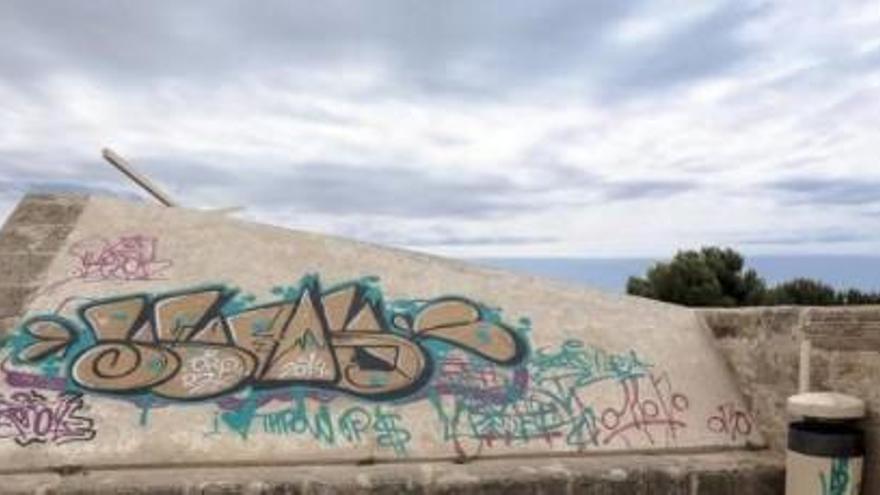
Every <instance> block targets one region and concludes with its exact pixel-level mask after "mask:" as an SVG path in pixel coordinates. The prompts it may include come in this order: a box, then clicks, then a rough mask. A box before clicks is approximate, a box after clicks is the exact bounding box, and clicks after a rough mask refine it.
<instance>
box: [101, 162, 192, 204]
mask: <svg viewBox="0 0 880 495" xmlns="http://www.w3.org/2000/svg"><path fill="white" fill-rule="evenodd" d="M101 155H103V156H104V159H105V160H107V161H108V162H110V164H111V165H113V166H114V167H116V169H117V170H119V171H120V172H122V173H123V174H125V176H126V177H128V178H129V179H131V180H132V181H133V182H134V183H135V184H137V185H139V186H141V187H142V188H143V189H144V190H145V191H147V192H148V193H150V195H151V196H153V197H154V198H156V200H157V201H158V202H160V203H162V204H163V205H165V206H177V203H176V202H174V200H172V199H171V197H170V196H168V195H167V194H165V193H164V192H162V190H161V189H159V187H158V186H157V185H155V184H153V183H152V182H151V181H150V179H148V178H146V177H145V176H144V175H142V174H140V173H138V172H137V171H136V170H135V169H134V168H132V167H131V165H129V163H128V162H127V161H125V159H124V158H122V157H121V156H119V155H117V154H116V153H115V152H114V151H113V150H111V149H110V148H104V149H103V150H101Z"/></svg>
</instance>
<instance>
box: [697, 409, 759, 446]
mask: <svg viewBox="0 0 880 495" xmlns="http://www.w3.org/2000/svg"><path fill="white" fill-rule="evenodd" d="M716 411H717V412H718V413H717V414H713V415H712V416H710V417H709V419H707V420H706V427H707V428H708V429H709V431H711V432H713V433H717V434H719V435H726V436H729V437H730V440H731V441H734V442H735V441H736V440H737V438H740V437H748V436H749V435H751V434H752V417H751V414H749V413H748V412H746V411H742V410H740V409H739V408H737V407H736V405H735V404H734V403H732V402H728V403H725V404H721V405H720V406H718V408H717V409H716Z"/></svg>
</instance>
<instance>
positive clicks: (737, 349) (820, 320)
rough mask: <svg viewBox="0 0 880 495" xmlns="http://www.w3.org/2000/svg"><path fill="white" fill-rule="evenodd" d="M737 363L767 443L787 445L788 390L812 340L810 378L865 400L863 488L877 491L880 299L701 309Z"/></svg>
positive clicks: (819, 386) (873, 494) (870, 493)
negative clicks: (804, 342) (861, 303)
mask: <svg viewBox="0 0 880 495" xmlns="http://www.w3.org/2000/svg"><path fill="white" fill-rule="evenodd" d="M700 313H701V315H702V316H703V317H704V319H705V321H706V322H707V323H708V325H709V327H710V328H711V329H712V332H713V333H714V335H715V337H716V339H717V341H718V344H719V347H720V348H721V350H722V351H723V353H724V355H725V356H726V358H727V360H728V362H729V363H730V365H731V366H732V367H733V369H734V370H735V371H736V375H737V377H738V380H739V382H740V386H741V388H742V390H743V392H744V393H745V395H746V397H747V401H749V403H750V405H751V409H752V411H753V414H754V416H755V418H756V419H757V422H758V423H759V424H760V425H761V427H762V428H763V429H764V432H765V434H766V436H767V439H768V443H769V444H770V445H771V446H772V447H773V448H775V449H777V450H782V449H784V448H785V442H786V425H787V417H786V413H785V401H786V398H787V397H788V396H790V395H792V394H795V393H797V387H798V361H799V356H800V342H801V339H803V338H804V337H806V338H809V339H810V340H811V341H812V343H813V352H812V356H811V358H812V383H813V389H814V390H817V391H831V390H833V391H837V392H843V393H847V394H852V395H855V396H858V397H861V398H863V399H865V400H866V401H867V404H868V409H869V417H868V418H867V420H866V421H865V422H864V428H865V430H866V432H867V440H868V442H867V443H868V458H867V463H866V467H865V488H864V494H865V495H878V494H880V306H865V307H857V306H854V307H832V308H818V307H817V308H803V307H801V308H799V307H778V308H750V309H729V310H718V309H709V310H703V311H701V312H700Z"/></svg>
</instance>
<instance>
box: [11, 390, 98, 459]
mask: <svg viewBox="0 0 880 495" xmlns="http://www.w3.org/2000/svg"><path fill="white" fill-rule="evenodd" d="M82 409H83V399H82V395H81V394H79V393H62V394H59V395H58V397H57V398H56V399H54V400H52V399H49V398H48V397H46V396H45V395H42V394H40V393H38V392H36V391H33V390H31V391H30V392H17V393H14V394H12V396H11V397H10V398H9V399H7V398H6V397H4V396H3V395H2V394H0V438H12V439H14V440H15V442H16V443H17V444H19V445H21V446H26V445H30V444H32V443H47V442H49V443H53V444H56V445H61V444H64V443H68V442H74V441H87V440H91V439H93V438H94V437H95V430H94V428H93V425H94V420H92V419H90V418H86V417H83V416H80V415H79V413H80V411H81V410H82Z"/></svg>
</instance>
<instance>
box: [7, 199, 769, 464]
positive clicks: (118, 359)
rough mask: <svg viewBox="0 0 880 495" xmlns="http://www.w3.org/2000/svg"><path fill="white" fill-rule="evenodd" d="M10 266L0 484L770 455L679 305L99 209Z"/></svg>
mask: <svg viewBox="0 0 880 495" xmlns="http://www.w3.org/2000/svg"><path fill="white" fill-rule="evenodd" d="M0 245H2V246H4V248H3V250H2V252H0V256H2V257H3V259H5V260H6V262H4V263H3V266H4V268H3V270H4V271H3V273H2V280H0V284H2V287H3V290H4V293H3V294H2V296H3V298H2V302H0V304H2V306H0V310H2V314H4V315H5V316H6V318H7V319H6V320H4V324H6V325H7V326H8V327H9V330H10V332H9V333H8V335H7V337H8V339H7V340H6V342H5V344H4V345H3V346H2V348H0V364H2V367H0V471H3V470H40V469H44V470H45V469H57V468H63V469H68V468H66V467H65V466H67V467H69V466H87V467H89V468H96V467H98V468H105V469H109V468H111V467H113V466H119V465H128V466H153V467H155V466H164V465H175V464H186V465H190V466H192V465H197V466H201V465H217V464H223V465H239V464H242V463H249V464H260V463H270V464H272V463H287V464H297V463H299V464H305V463H316V462H352V461H358V462H372V461H377V460H378V461H389V462H391V461H398V460H407V461H417V460H424V459H434V460H436V459H454V458H459V459H461V458H473V457H497V456H529V455H541V454H554V455H560V454H567V455H579V454H591V453H609V452H623V451H626V452H633V451H654V452H669V451H674V450H684V449H688V450H694V449H700V450H712V449H715V450H717V449H730V448H741V447H746V446H754V445H760V444H762V443H763V440H762V437H761V435H760V433H759V432H758V430H757V428H755V427H754V425H753V421H752V419H751V416H750V415H749V412H748V410H747V408H746V407H745V406H744V404H743V400H742V396H741V394H740V392H739V390H738V389H737V386H736V382H735V380H734V378H733V376H732V374H731V373H730V371H729V370H728V369H727V367H726V366H725V365H724V362H723V358H722V357H721V355H720V354H719V353H718V351H717V350H716V349H715V348H714V347H713V345H714V343H713V342H714V341H713V339H712V336H711V334H710V333H709V331H708V329H707V328H706V327H705V326H704V325H702V323H701V322H700V320H699V318H698V317H697V315H696V313H695V312H694V311H692V310H690V309H687V308H682V307H678V306H674V305H668V304H662V303H658V302H656V301H648V300H644V299H639V298H632V297H626V296H615V295H608V294H604V293H601V292H599V291H593V290H588V289H584V288H578V287H573V286H567V285H563V284H557V283H552V282H548V281H544V280H540V279H536V278H532V277H527V276H522V275H516V274H511V273H507V272H503V271H499V270H491V269H483V268H478V267H473V266H469V265H467V264H464V263H461V262H458V261H454V260H447V259H442V258H437V257H431V256H425V255H422V254H417V253H411V252H405V251H401V250H395V249H389V248H385V247H381V246H375V245H368V244H364V243H358V242H353V241H350V240H346V239H340V238H334V237H330V236H324V235H318V234H311V233H304V232H295V231H290V230H285V229H279V228H274V227H268V226H262V225H255V224H252V223H246V222H239V221H233V220H229V219H226V218H224V217H222V216H220V215H216V214H209V213H204V212H197V211H189V210H184V209H177V208H160V207H154V206H149V205H144V204H132V203H128V202H124V201H119V200H112V199H106V198H64V197H61V198H58V197H29V198H28V199H27V200H26V201H25V203H24V204H23V205H22V206H21V207H20V208H19V209H18V210H16V212H15V213H14V214H13V215H12V216H11V217H10V220H9V224H8V225H7V226H6V227H5V228H4V230H3V232H2V234H0Z"/></svg>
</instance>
